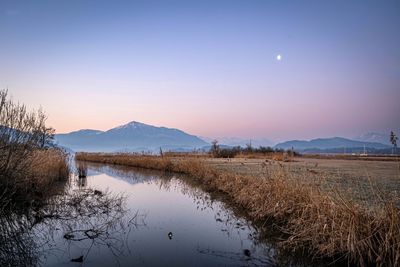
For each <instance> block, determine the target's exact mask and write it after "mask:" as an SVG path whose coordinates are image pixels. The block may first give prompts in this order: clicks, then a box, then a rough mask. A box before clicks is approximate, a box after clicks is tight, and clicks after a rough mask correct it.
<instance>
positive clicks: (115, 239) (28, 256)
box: [0, 189, 140, 266]
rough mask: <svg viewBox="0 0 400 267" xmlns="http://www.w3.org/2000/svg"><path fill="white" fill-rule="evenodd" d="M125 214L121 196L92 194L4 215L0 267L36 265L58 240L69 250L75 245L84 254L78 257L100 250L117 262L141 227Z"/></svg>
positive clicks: (68, 196)
mask: <svg viewBox="0 0 400 267" xmlns="http://www.w3.org/2000/svg"><path fill="white" fill-rule="evenodd" d="M127 215H128V210H127V209H126V208H125V198H124V196H122V195H112V194H110V193H108V192H100V191H97V190H91V189H85V190H76V191H73V192H72V193H68V194H62V195H58V196H55V197H53V198H51V199H49V200H48V202H47V203H46V204H45V205H44V206H43V207H40V208H39V207H38V208H35V209H28V210H25V211H24V213H22V214H16V213H9V215H8V216H6V215H5V214H2V216H0V220H1V225H0V241H1V242H0V264H1V266H35V265H38V264H40V253H46V254H48V253H49V252H51V250H52V249H53V247H54V245H56V244H57V240H59V239H60V238H63V239H65V240H66V241H67V245H68V246H67V247H66V249H67V250H69V249H70V246H74V245H77V244H79V246H80V247H81V248H83V249H81V255H77V256H84V257H83V258H84V259H86V257H88V256H89V253H90V251H91V249H92V248H94V247H101V246H104V247H107V248H108V249H109V250H110V252H111V253H112V254H114V255H115V256H116V258H117V255H119V254H120V253H122V251H123V247H124V246H125V245H126V244H125V241H126V240H127V235H129V233H130V231H131V229H132V227H136V226H139V225H140V221H138V220H139V219H140V216H139V215H138V214H137V213H136V214H133V216H132V217H128V216H127ZM57 249H58V250H60V249H61V250H62V248H60V247H57Z"/></svg>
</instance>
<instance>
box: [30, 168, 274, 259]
mask: <svg viewBox="0 0 400 267" xmlns="http://www.w3.org/2000/svg"><path fill="white" fill-rule="evenodd" d="M85 164H87V168H88V176H87V178H83V179H79V178H78V177H75V176H74V178H73V183H72V186H71V188H70V189H68V190H70V191H71V192H79V191H81V192H85V190H88V189H89V188H91V189H92V190H96V191H91V192H94V195H99V196H100V197H106V196H107V197H110V199H111V204H107V203H106V204H107V205H110V207H111V208H110V210H108V211H103V212H102V215H99V214H89V215H88V214H86V215H85V216H86V217H85V216H83V217H82V218H77V217H76V216H75V217H74V218H75V219H72V220H64V221H62V220H59V222H58V221H57V220H55V221H56V223H44V224H39V225H38V226H36V228H35V231H36V232H37V233H38V235H40V234H42V236H44V237H42V238H46V242H43V245H42V246H41V253H40V261H39V262H40V263H41V264H42V265H44V266H81V265H83V266H275V265H278V264H277V262H276V261H275V260H274V258H275V255H274V254H275V252H274V249H273V248H272V246H270V245H269V244H268V243H266V242H260V241H259V240H258V233H257V229H256V228H255V227H254V226H252V225H251V223H249V222H248V221H247V220H246V219H245V217H244V216H242V215H240V212H238V211H237V210H235V208H233V207H231V206H230V205H229V204H228V202H227V201H224V200H223V197H221V196H218V194H216V193H213V194H210V193H207V192H205V191H203V190H202V189H201V187H200V186H199V185H196V184H195V182H194V181H193V180H192V179H190V178H188V177H185V176H183V175H179V174H165V173H162V172H157V171H149V170H143V169H136V168H129V167H121V166H108V165H100V164H92V163H90V164H89V163H85ZM121 196H123V198H122V200H121V201H122V202H121V203H122V204H121V203H119V204H121V205H120V206H118V207H120V210H119V211H115V210H112V209H113V208H112V205H113V202H112V201H114V200H116V199H119V198H120V197H121ZM80 205H85V204H84V202H81V203H80ZM95 208H96V207H93V209H95ZM91 209H92V207H90V208H88V210H87V211H89V212H90V210H91ZM87 211H86V212H87ZM72 213H79V214H81V213H84V212H82V211H78V212H77V211H76V210H75V211H73V212H71V214H72ZM103 215H104V216H103ZM60 217H62V216H60ZM66 222H67V223H66ZM49 233H50V234H49ZM82 256H83V257H82ZM71 260H73V261H71Z"/></svg>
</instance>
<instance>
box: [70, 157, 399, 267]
mask: <svg viewBox="0 0 400 267" xmlns="http://www.w3.org/2000/svg"><path fill="white" fill-rule="evenodd" d="M76 159H77V160H85V161H90V162H98V163H107V164H118V165H127V166H134V167H141V168H148V169H157V170H163V171H172V172H179V173H185V174H188V175H190V176H191V177H193V178H195V179H198V180H199V181H201V182H202V183H203V184H204V185H206V186H207V187H208V188H209V189H210V190H218V191H221V192H223V193H225V194H227V195H228V196H229V197H230V198H231V199H232V200H233V201H234V202H235V203H236V204H237V205H239V206H241V207H243V209H244V210H245V211H246V212H247V213H248V214H249V215H250V216H251V217H252V218H254V219H255V220H257V221H260V222H265V223H268V224H271V225H277V227H276V228H277V229H279V231H280V232H281V233H282V236H283V237H284V240H283V241H282V242H281V243H280V245H281V246H282V247H285V249H287V250H290V251H294V252H300V253H304V254H307V255H309V256H312V257H318V258H331V259H332V258H333V259H343V258H345V259H347V260H348V261H349V262H350V263H352V264H357V265H359V266H367V265H371V264H374V265H377V266H396V265H398V264H399V259H400V219H399V217H400V214H399V209H398V208H397V207H396V205H395V202H393V201H384V202H379V205H380V209H369V208H367V207H364V206H362V205H359V204H358V203H356V202H354V201H352V200H351V199H348V198H346V197H345V196H344V195H343V194H341V192H340V190H337V188H331V189H330V190H331V191H330V193H329V194H328V193H326V191H325V190H321V187H320V186H318V185H317V184H316V183H315V184H313V183H308V184H304V183H299V182H298V181H296V180H294V179H288V178H287V177H288V176H289V174H288V173H287V170H285V169H284V168H282V169H277V170H276V171H274V172H270V173H269V175H267V176H266V177H262V178H261V177H260V178H257V177H254V176H248V175H243V174H235V173H231V172H227V171H223V170H218V169H217V168H215V167H213V166H212V165H210V164H207V162H205V161H204V160H202V159H194V158H179V159H176V158H167V157H158V156H134V155H130V154H90V153H79V154H77V156H76ZM321 181H322V180H319V182H321ZM379 194H380V193H379V192H378V193H377V194H376V197H377V198H379V197H380V196H379Z"/></svg>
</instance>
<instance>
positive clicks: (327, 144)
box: [275, 137, 390, 153]
mask: <svg viewBox="0 0 400 267" xmlns="http://www.w3.org/2000/svg"><path fill="white" fill-rule="evenodd" d="M275 147H276V148H280V149H291V148H293V149H294V150H296V151H300V152H304V151H307V152H318V151H319V152H325V151H326V152H329V151H331V153H339V152H340V153H343V152H360V151H362V150H363V149H364V147H365V148H366V149H367V148H368V149H374V150H379V149H388V148H390V146H389V145H385V144H381V143H378V142H364V141H357V140H351V139H346V138H342V137H333V138H318V139H313V140H310V141H304V140H292V141H287V142H283V143H279V144H277V145H276V146H275ZM346 149H347V151H346ZM324 150H325V151H324Z"/></svg>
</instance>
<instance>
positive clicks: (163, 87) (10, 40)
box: [0, 0, 400, 141]
mask: <svg viewBox="0 0 400 267" xmlns="http://www.w3.org/2000/svg"><path fill="white" fill-rule="evenodd" d="M399 14H400V1H272V0H271V1H253V0H248V1H244V0H242V1H235V0H230V1H206V0H202V1H168V0H165V1H149V0H146V1H111V0H110V1H94V0H93V1H85V0H79V1H78V0H68V1H62V0H59V1H41V0H37V1H18V0H17V1H14V0H12V1H7V0H0V88H8V90H9V93H10V94H11V95H12V97H13V99H15V100H17V101H20V102H22V103H25V104H27V106H28V107H30V108H39V107H42V108H43V109H44V110H45V111H46V113H47V115H48V123H49V125H51V126H52V127H54V128H55V129H56V131H57V132H58V133H63V132H69V131H73V130H78V129H82V128H84V129H87V128H90V129H99V130H107V129H109V128H112V127H115V126H118V125H121V124H125V123H127V122H129V121H133V120H134V121H140V122H143V123H147V124H152V125H156V126H166V127H173V128H179V129H181V130H184V131H187V132H189V133H192V134H196V135H199V136H208V137H221V136H225V137H228V136H236V137H243V138H268V139H270V140H275V141H277V140H285V139H311V138H316V137H330V136H345V137H353V136H357V135H359V134H362V133H365V132H370V131H379V132H382V131H385V132H387V131H389V130H391V129H394V130H398V129H400V115H399V114H400V105H399V103H400V49H399V45H400V30H399V25H400V15H399Z"/></svg>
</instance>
